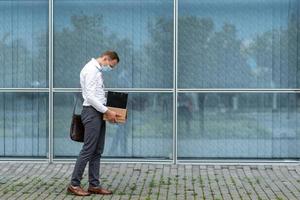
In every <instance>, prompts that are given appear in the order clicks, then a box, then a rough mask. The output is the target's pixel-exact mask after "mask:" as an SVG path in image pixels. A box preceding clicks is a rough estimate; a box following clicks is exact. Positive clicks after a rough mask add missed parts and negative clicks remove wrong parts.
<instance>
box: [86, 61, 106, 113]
mask: <svg viewBox="0 0 300 200" xmlns="http://www.w3.org/2000/svg"><path fill="white" fill-rule="evenodd" d="M80 85H81V89H82V96H83V99H84V101H83V105H84V106H93V107H94V108H95V109H96V110H98V111H99V112H101V113H105V112H106V111H107V109H108V108H107V107H106V106H105V105H106V101H107V100H106V97H105V92H104V83H103V77H102V72H101V66H100V65H99V63H98V62H97V60H96V59H95V58H92V59H91V60H90V61H89V62H88V63H87V64H86V65H85V66H84V67H83V68H82V70H81V72H80Z"/></svg>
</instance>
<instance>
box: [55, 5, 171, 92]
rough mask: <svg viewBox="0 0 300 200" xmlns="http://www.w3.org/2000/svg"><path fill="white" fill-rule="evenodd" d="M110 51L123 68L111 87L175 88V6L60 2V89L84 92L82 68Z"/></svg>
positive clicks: (57, 61) (113, 74)
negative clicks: (92, 58)
mask: <svg viewBox="0 0 300 200" xmlns="http://www.w3.org/2000/svg"><path fill="white" fill-rule="evenodd" d="M108 49H111V50H115V51H116V52H118V54H119V56H120V63H119V65H118V67H117V68H116V69H115V70H114V71H112V72H109V73H107V74H106V77H107V78H106V86H107V87H118V88H124V87H125V88H131V87H133V88H136V87H137V88H171V87H173V1H172V0H166V1H159V0H152V1H146V0H144V1H133V0H122V1H121V0H114V1H107V0H97V1H96V0H88V1H87V0H76V1H69V0H54V86H55V87H57V88H58V87H61V88H67V87H75V88H79V87H80V84H79V72H80V70H81V69H82V67H83V66H84V65H85V63H87V62H88V61H89V60H90V59H91V57H97V56H99V54H100V53H102V52H104V51H106V50H108ZM66 77H68V78H66Z"/></svg>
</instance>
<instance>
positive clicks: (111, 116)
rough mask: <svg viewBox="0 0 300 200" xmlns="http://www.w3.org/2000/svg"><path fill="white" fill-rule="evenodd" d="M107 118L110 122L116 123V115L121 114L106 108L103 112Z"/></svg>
mask: <svg viewBox="0 0 300 200" xmlns="http://www.w3.org/2000/svg"><path fill="white" fill-rule="evenodd" d="M105 114H106V116H107V119H108V121H109V122H110V123H116V122H117V117H120V116H121V115H120V114H119V113H116V112H115V111H112V110H109V109H108V110H107V111H106V112H105Z"/></svg>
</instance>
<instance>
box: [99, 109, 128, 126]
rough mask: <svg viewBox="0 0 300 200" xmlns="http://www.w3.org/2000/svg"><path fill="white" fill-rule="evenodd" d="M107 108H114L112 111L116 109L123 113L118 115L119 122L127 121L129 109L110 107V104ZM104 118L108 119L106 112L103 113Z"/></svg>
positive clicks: (117, 111)
mask: <svg viewBox="0 0 300 200" xmlns="http://www.w3.org/2000/svg"><path fill="white" fill-rule="evenodd" d="M107 108H108V109H109V110H112V111H114V112H116V113H118V114H120V115H121V116H120V117H117V119H116V121H117V123H125V122H126V119H127V109H124V108H116V107H110V106H107ZM103 120H106V121H107V116H106V114H105V113H104V115H103Z"/></svg>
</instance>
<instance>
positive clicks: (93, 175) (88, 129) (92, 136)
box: [71, 106, 106, 187]
mask: <svg viewBox="0 0 300 200" xmlns="http://www.w3.org/2000/svg"><path fill="white" fill-rule="evenodd" d="M81 120H82V123H83V125H84V143H83V146H82V149H81V151H80V153H79V156H78V158H77V161H76V164H75V167H74V171H73V173H72V179H71V185H73V186H80V181H81V179H82V175H83V173H84V169H85V167H86V164H87V162H89V185H90V186H93V187H98V186H100V181H99V170H100V157H101V154H102V153H103V149H104V141H105V127H106V122H105V121H104V120H103V113H100V112H98V111H97V110H96V109H95V108H93V107H92V106H83V109H82V112H81Z"/></svg>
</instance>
